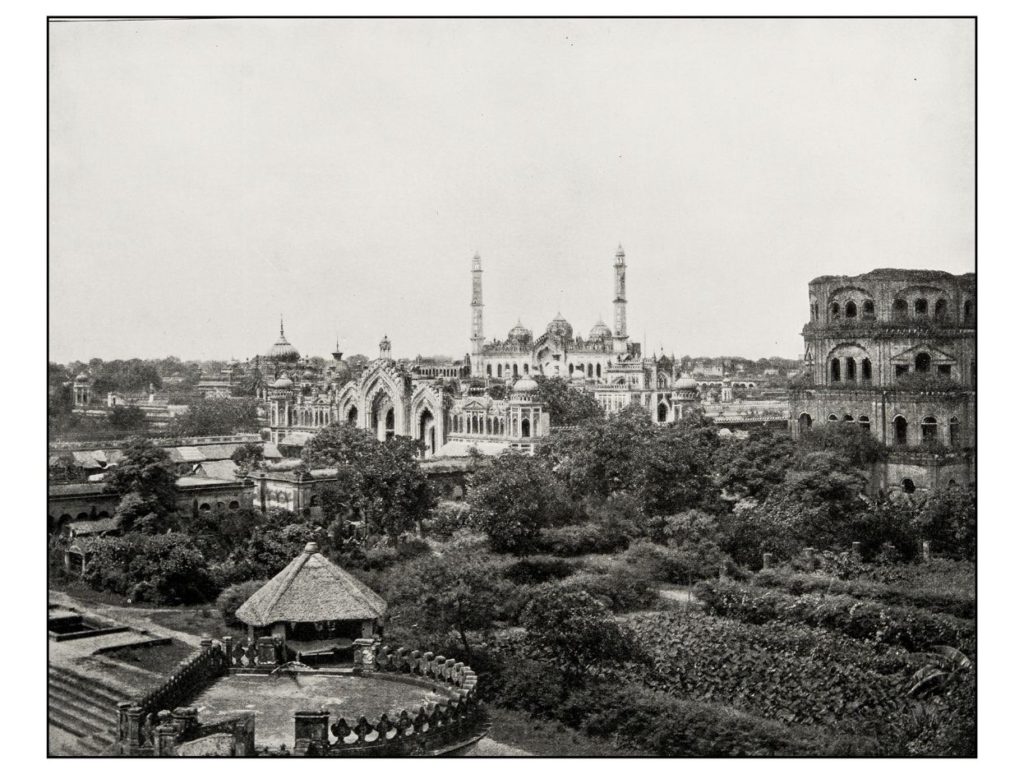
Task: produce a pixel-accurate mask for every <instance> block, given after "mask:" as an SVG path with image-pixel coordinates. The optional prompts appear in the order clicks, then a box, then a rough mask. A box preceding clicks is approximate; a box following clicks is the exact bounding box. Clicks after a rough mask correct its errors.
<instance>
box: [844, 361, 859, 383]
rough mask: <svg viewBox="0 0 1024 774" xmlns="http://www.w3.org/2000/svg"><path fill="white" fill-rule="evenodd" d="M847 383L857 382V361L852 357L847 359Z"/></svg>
mask: <svg viewBox="0 0 1024 774" xmlns="http://www.w3.org/2000/svg"><path fill="white" fill-rule="evenodd" d="M846 381H848V382H855V381H857V361H856V360H854V359H853V358H852V357H848V358H846Z"/></svg>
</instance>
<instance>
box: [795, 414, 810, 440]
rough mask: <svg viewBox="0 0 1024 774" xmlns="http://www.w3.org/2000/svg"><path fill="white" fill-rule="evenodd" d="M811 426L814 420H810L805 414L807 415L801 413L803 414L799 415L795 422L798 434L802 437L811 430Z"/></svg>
mask: <svg viewBox="0 0 1024 774" xmlns="http://www.w3.org/2000/svg"><path fill="white" fill-rule="evenodd" d="M813 424H814V420H813V419H811V415H810V414H807V413H803V414H801V415H800V418H799V419H798V420H797V423H796V426H797V429H798V430H799V431H800V434H801V435H802V434H804V433H806V432H807V431H808V430H810V429H811V425H813Z"/></svg>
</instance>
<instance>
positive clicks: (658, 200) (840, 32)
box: [49, 20, 974, 362]
mask: <svg viewBox="0 0 1024 774" xmlns="http://www.w3.org/2000/svg"><path fill="white" fill-rule="evenodd" d="M973 38H974V29H973V22H971V21H966V20H965V21H956V20H934V21H922V20H883V21H878V20H843V21H840V20H805V21H794V20H718V21H699V20H676V21H665V20H608V21H602V20H580V21H563V20H546V21H535V20H519V21H508V20H491V21H479V20H461V21H459V20H456V21H451V20H435V21H413V20H392V21H350V20H328V21H316V20H288V21H280V20H227V21H187V22H172V21H167V22H154V21H148V22H116V23H64V24H51V27H50V299H49V301H50V358H51V359H52V360H57V361H61V362H67V361H69V360H73V359H82V360H85V359H88V358H90V357H102V358H105V359H109V358H116V357H161V356H165V355H169V354H174V355H178V356H179V357H182V358H227V357H232V356H233V357H239V358H244V357H248V356H251V355H254V354H257V353H262V352H264V351H265V350H266V349H267V348H268V347H269V346H270V345H271V344H272V343H273V341H274V340H275V339H276V337H277V327H278V314H279V313H283V314H284V317H285V327H286V333H287V335H288V338H289V339H290V341H291V342H292V343H293V344H295V345H296V346H297V347H298V348H299V350H300V351H302V352H303V353H304V354H309V355H321V356H323V355H326V354H327V353H328V352H329V351H330V350H332V349H333V348H334V342H335V334H336V333H337V335H338V336H339V337H340V339H341V344H342V349H343V350H344V351H345V352H346V354H352V353H356V352H362V353H364V354H369V355H375V354H376V350H377V341H378V340H379V339H380V337H381V335H382V334H384V333H387V334H388V336H389V337H390V338H391V339H392V341H393V343H394V349H393V353H394V355H395V356H397V357H406V356H413V355H415V354H417V353H422V354H434V353H446V354H451V355H453V356H461V355H462V354H463V353H465V352H466V351H468V349H469V341H468V337H469V323H470V310H469V300H470V274H469V270H470V259H471V257H472V255H473V252H474V251H476V250H479V252H480V254H481V256H482V257H483V264H484V302H485V310H484V329H485V333H486V334H487V335H488V337H491V336H497V337H501V338H504V337H505V335H506V334H507V332H508V329H509V328H510V327H512V326H513V325H514V324H515V322H516V320H517V318H520V317H521V318H522V321H523V323H524V324H525V325H526V326H527V327H528V328H531V329H532V330H533V331H534V333H535V334H539V333H540V332H542V331H543V329H544V327H545V325H546V324H547V323H548V321H550V320H551V318H552V317H554V315H555V314H556V313H557V312H559V311H561V312H562V314H563V315H564V316H565V317H566V318H567V319H568V320H569V321H570V322H571V323H572V324H573V325H574V327H575V328H576V330H577V331H578V332H580V333H582V334H583V335H586V333H587V331H589V329H590V327H591V326H592V325H593V324H594V322H595V321H596V320H597V319H598V317H603V319H604V320H605V321H606V322H608V323H609V324H610V323H611V317H612V308H611V300H612V276H613V275H612V261H613V258H614V253H615V249H616V247H617V245H618V243H619V242H621V243H622V245H623V247H624V248H625V250H626V261H627V264H628V267H629V268H628V275H627V292H628V298H629V306H628V315H629V329H630V334H631V335H632V337H633V339H634V340H638V341H643V340H644V338H645V335H646V341H647V346H648V351H651V352H656V351H657V350H658V349H659V348H661V347H664V349H665V351H666V352H668V353H671V352H675V353H676V354H684V353H689V354H707V355H715V354H736V355H746V356H750V357H761V356H766V355H772V354H778V355H784V356H789V357H796V356H799V355H800V353H801V352H802V345H801V340H800V336H799V331H800V328H801V326H802V325H803V323H804V322H805V320H806V318H807V283H808V281H809V280H810V279H812V278H813V277H815V276H818V275H821V274H856V273H860V272H863V271H869V270H871V269H873V268H878V267H905V268H935V269H944V270H947V271H950V272H954V273H963V272H968V271H973V270H974V269H973V267H974V82H973V67H974V44H973Z"/></svg>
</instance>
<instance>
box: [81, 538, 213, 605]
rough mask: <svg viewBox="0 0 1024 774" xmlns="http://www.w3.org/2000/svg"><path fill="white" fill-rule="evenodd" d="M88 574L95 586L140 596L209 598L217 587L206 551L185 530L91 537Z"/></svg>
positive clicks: (161, 600) (169, 600)
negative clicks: (209, 570) (198, 546)
mask: <svg viewBox="0 0 1024 774" xmlns="http://www.w3.org/2000/svg"><path fill="white" fill-rule="evenodd" d="M88 546H89V549H88V553H89V556H88V559H87V561H86V565H85V572H84V574H83V579H84V580H85V582H86V583H87V584H88V585H90V586H92V587H93V588H95V589H102V590H105V591H112V592H114V593H115V594H123V595H126V596H130V597H131V598H132V599H133V600H134V601H137V602H155V603H158V604H182V603H184V604H188V603H193V602H206V601H208V600H209V599H210V598H211V597H212V596H214V594H215V593H216V588H215V587H214V585H213V582H212V579H211V577H210V574H209V572H208V571H207V567H206V559H205V558H204V557H203V554H202V552H200V551H199V550H198V549H197V548H196V547H195V544H194V543H193V542H192V539H191V538H190V537H189V536H187V535H182V534H180V533H179V534H175V533H171V534H165V535H143V534H129V535H126V536H124V537H105V538H99V539H96V540H93V541H91V542H90V543H89V544H88Z"/></svg>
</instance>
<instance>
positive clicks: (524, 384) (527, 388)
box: [512, 376, 537, 393]
mask: <svg viewBox="0 0 1024 774" xmlns="http://www.w3.org/2000/svg"><path fill="white" fill-rule="evenodd" d="M536 389H537V382H535V381H533V379H531V378H530V377H529V376H524V377H523V378H522V379H520V380H519V381H518V382H516V383H515V386H514V387H512V392H518V393H526V392H533V391H534V390H536Z"/></svg>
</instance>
